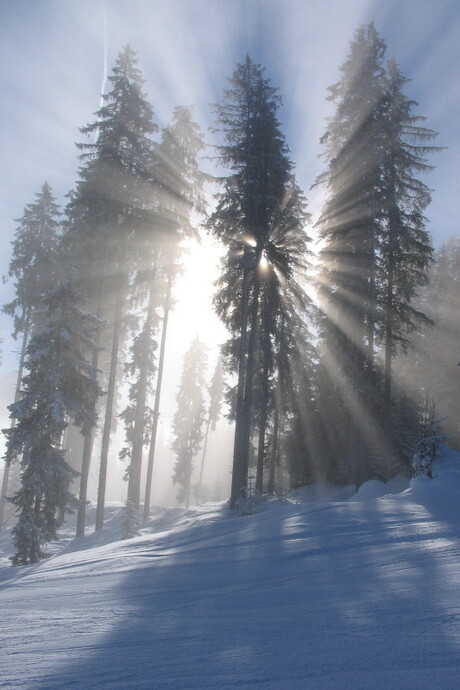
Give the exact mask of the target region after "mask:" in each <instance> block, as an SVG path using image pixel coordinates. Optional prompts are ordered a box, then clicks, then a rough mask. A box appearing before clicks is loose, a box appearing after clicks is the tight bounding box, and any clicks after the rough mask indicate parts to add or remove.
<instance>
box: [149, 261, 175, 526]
mask: <svg viewBox="0 0 460 690" xmlns="http://www.w3.org/2000/svg"><path fill="white" fill-rule="evenodd" d="M170 268H171V270H170V272H169V276H168V285H167V288H166V298H165V305H164V310H163V311H164V316H163V329H162V333H161V344H160V354H159V358H158V375H157V385H156V389H155V403H154V408H153V423H152V433H151V435H150V446H149V456H148V461H147V479H146V484H145V499H144V520H148V518H149V515H150V500H151V492H152V475H153V464H154V461H155V447H156V441H157V433H158V419H159V416H160V399H161V384H162V381H163V369H164V361H165V352H166V335H167V331H168V318H169V312H170V310H171V291H172V283H173V273H172V266H171V267H170Z"/></svg>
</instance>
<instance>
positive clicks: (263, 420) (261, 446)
mask: <svg viewBox="0 0 460 690" xmlns="http://www.w3.org/2000/svg"><path fill="white" fill-rule="evenodd" d="M267 311H268V299H267V294H266V290H265V291H264V294H263V314H262V319H263V328H264V332H263V344H262V347H263V371H262V400H261V406H260V419H259V441H258V446H257V470H256V490H257V491H260V492H261V493H262V491H263V477H264V459H265V434H266V430H267V418H268V398H269V390H268V368H269V356H270V352H269V348H270V344H269V337H270V336H269V334H268V333H267V328H266V323H267V317H268V313H267Z"/></svg>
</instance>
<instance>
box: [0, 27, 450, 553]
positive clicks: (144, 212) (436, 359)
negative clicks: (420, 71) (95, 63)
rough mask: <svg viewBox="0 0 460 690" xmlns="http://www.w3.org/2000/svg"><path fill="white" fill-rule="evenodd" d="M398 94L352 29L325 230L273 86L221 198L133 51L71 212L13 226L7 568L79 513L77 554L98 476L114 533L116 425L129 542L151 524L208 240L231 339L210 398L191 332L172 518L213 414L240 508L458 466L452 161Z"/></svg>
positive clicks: (337, 99)
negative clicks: (178, 308)
mask: <svg viewBox="0 0 460 690" xmlns="http://www.w3.org/2000/svg"><path fill="white" fill-rule="evenodd" d="M406 90H407V79H406V77H405V75H403V74H401V72H400V69H399V67H398V65H397V63H396V62H395V61H394V60H392V59H388V58H387V56H386V45H385V42H384V40H383V39H382V38H381V37H380V36H379V34H378V33H377V31H376V29H375V27H374V25H373V24H369V25H368V26H361V27H359V28H358V30H357V31H356V33H355V36H354V38H353V40H352V42H351V46H350V52H349V55H348V57H347V59H346V61H345V62H344V64H343V65H342V66H341V70H340V79H339V81H338V82H337V83H336V84H333V85H332V86H331V87H330V89H329V95H328V96H327V97H328V98H329V100H330V101H331V102H332V104H333V106H334V114H333V115H332V116H331V117H330V118H329V120H328V122H327V124H326V131H325V132H324V135H323V138H322V144H323V172H322V174H321V175H320V176H319V177H318V179H316V180H312V184H314V185H315V186H316V187H318V188H320V189H321V190H322V193H323V197H324V204H323V208H322V211H321V213H320V215H319V218H318V219H317V220H316V222H315V223H314V225H313V226H312V221H311V218H310V215H309V213H308V203H307V196H308V195H307V194H304V191H303V190H301V189H300V188H299V186H298V184H297V182H296V176H295V166H294V163H293V162H292V160H291V158H290V153H289V150H288V147H287V145H286V141H285V137H284V135H283V132H282V126H281V123H280V121H279V119H278V109H279V106H280V95H279V92H278V90H277V89H276V88H275V87H273V86H272V85H271V83H270V81H269V79H268V78H267V77H266V75H265V72H264V69H263V67H262V66H261V65H258V64H256V63H255V62H253V61H252V60H251V58H250V57H246V58H245V59H243V61H242V62H241V63H240V64H238V65H237V66H236V68H235V71H234V73H233V75H231V77H230V79H229V81H228V84H226V85H225V84H223V85H222V94H223V95H222V99H221V101H220V102H219V103H217V104H215V105H214V108H213V115H214V118H215V130H216V132H217V134H218V136H219V137H220V145H219V146H218V150H217V156H218V159H219V165H220V170H219V177H218V178H217V177H212V176H211V175H210V174H209V173H206V174H205V173H204V172H203V170H202V167H201V158H202V156H203V155H204V148H205V146H204V136H203V133H202V132H200V129H199V127H198V125H197V124H196V123H195V122H194V120H193V110H192V108H191V107H189V106H178V107H177V108H176V109H175V111H174V115H173V119H172V121H171V123H170V125H169V126H168V127H166V128H165V129H163V130H160V128H159V126H158V124H157V123H156V120H155V114H154V108H153V107H152V105H151V104H150V103H149V102H148V100H147V99H146V97H145V94H144V92H143V79H142V75H141V72H140V70H139V68H138V60H137V56H136V54H135V52H134V51H133V50H132V48H131V47H129V46H128V47H125V48H124V49H123V50H122V51H121V52H120V54H119V56H118V58H117V61H116V63H115V66H114V67H113V69H112V72H111V75H110V76H109V88H108V90H107V93H106V94H104V95H103V105H102V106H101V107H100V109H99V110H98V112H97V113H96V117H95V120H94V121H93V122H91V123H90V124H88V125H86V126H84V127H82V128H81V135H82V137H81V139H82V141H79V142H78V143H77V147H78V149H79V150H80V168H79V179H78V181H77V183H76V185H75V187H74V188H73V189H72V190H71V191H70V192H69V194H68V196H67V203H66V206H65V208H64V209H63V210H62V211H61V209H60V208H59V207H58V205H57V203H56V199H55V198H54V196H53V192H52V190H51V188H50V186H49V185H48V184H47V183H46V182H45V183H44V184H43V186H42V187H41V189H40V191H39V192H38V193H37V195H36V198H35V200H34V201H33V202H31V203H29V204H27V205H26V206H25V209H24V213H23V216H22V217H21V218H20V219H19V220H18V221H17V230H16V236H15V240H14V242H13V253H12V258H11V262H10V271H9V277H10V279H11V280H12V281H14V285H15V298H14V300H13V301H12V302H10V303H9V304H6V305H4V311H5V312H6V313H7V314H9V315H10V316H11V317H12V318H13V321H14V335H15V337H16V338H18V340H19V342H20V343H21V355H20V364H19V373H18V385H17V389H16V397H15V400H14V401H11V403H12V404H11V405H10V408H9V409H10V413H11V427H10V429H8V430H6V431H5V434H6V436H7V451H6V457H5V460H6V464H5V472H4V478H3V488H2V497H1V499H2V500H1V512H0V522H1V523H2V525H3V524H4V523H5V522H6V521H5V517H4V516H5V505H6V498H7V497H8V500H9V501H11V502H12V504H13V505H14V507H15V511H16V515H17V521H16V523H15V525H14V527H13V538H14V543H15V546H16V549H17V553H16V554H15V555H14V556H13V557H12V562H13V564H15V565H23V564H28V563H33V562H36V561H38V560H39V559H41V558H43V557H44V556H45V552H44V551H43V547H44V545H45V544H46V543H47V542H49V541H51V540H53V539H55V538H56V536H57V532H58V530H59V528H60V527H61V526H62V524H63V523H64V521H65V519H66V517H65V516H66V514H67V513H69V512H70V511H73V510H76V511H77V536H82V535H84V533H85V512H86V506H87V486H88V473H89V468H90V466H91V464H93V465H94V464H96V465H97V467H98V473H99V479H98V495H97V516H96V529H102V528H103V525H104V502H105V494H106V482H107V477H108V474H109V473H110V468H111V462H110V458H111V436H112V433H113V426H114V417H115V416H117V417H119V418H121V420H122V422H123V424H124V428H125V442H124V446H123V448H122V450H121V451H120V456H121V457H122V458H123V460H124V461H125V463H126V480H127V483H126V536H131V535H133V534H135V533H136V529H137V525H138V524H139V523H140V521H141V519H142V518H143V519H147V518H148V516H149V511H150V496H151V486H152V481H154V460H155V446H156V437H157V430H158V418H159V414H160V405H161V398H160V393H161V386H162V378H163V370H164V357H165V352H166V351H167V347H168V341H167V327H168V316H169V315H170V312H171V310H172V309H173V308H174V299H173V290H174V285H175V283H176V280H177V277H178V271H179V269H180V265H181V263H182V261H183V260H184V259H183V243H184V240H187V238H191V237H199V236H200V235H203V234H205V233H208V234H209V235H211V236H213V237H214V238H216V239H217V240H219V241H220V243H221V245H222V247H223V258H222V261H221V265H220V273H219V278H218V281H217V283H216V290H215V295H214V307H215V310H216V313H217V314H218V316H219V317H220V319H221V320H222V322H223V324H224V325H225V327H226V329H227V332H228V339H227V341H226V343H225V344H224V345H223V347H222V351H221V354H220V359H219V361H218V365H217V367H216V370H215V374H214V377H213V380H212V383H211V386H210V387H207V385H206V378H205V370H206V354H205V347H204V344H203V343H201V342H200V341H199V340H198V339H194V340H193V338H192V336H193V334H187V333H184V338H189V339H190V347H189V350H188V352H187V354H186V356H185V360H184V363H183V372H182V377H181V383H180V387H179V391H178V394H177V411H176V414H175V416H174V419H173V423H172V436H173V439H174V441H173V445H172V450H173V451H174V454H175V458H176V460H175V465H174V467H172V468H171V472H172V474H173V480H174V482H175V483H176V484H177V485H178V489H179V493H178V500H179V501H180V502H182V503H183V504H185V505H189V503H190V501H191V500H192V498H193V497H194V498H195V500H202V499H203V496H204V495H205V492H204V487H201V486H200V483H201V476H200V480H199V482H198V483H195V485H193V479H192V478H193V471H194V469H196V465H197V457H198V453H199V451H200V449H201V451H202V452H203V445H205V444H206V441H207V436H208V433H209V429H210V428H211V429H212V428H213V427H215V424H216V422H217V420H218V419H219V416H220V414H221V412H222V409H224V410H225V411H226V414H227V415H228V417H229V418H230V419H231V420H232V421H233V422H234V425H235V436H234V448H233V463H232V485H231V496H230V503H231V506H232V507H235V506H237V505H238V504H239V502H240V501H242V500H244V498H245V496H247V493H248V491H249V490H250V491H257V492H260V493H275V492H282V491H286V490H289V489H293V488H297V487H301V486H304V485H306V484H309V483H312V482H314V481H317V480H320V479H321V480H327V481H330V482H335V483H340V484H355V485H356V486H359V485H361V484H362V483H363V482H365V481H367V480H368V479H371V478H378V479H381V480H384V481H385V480H388V479H390V478H391V477H393V476H395V475H397V474H399V473H405V474H406V475H408V474H411V473H413V472H425V473H426V474H428V475H429V473H430V468H431V463H432V461H433V459H434V458H435V456H436V451H437V447H438V446H439V444H440V443H442V442H448V443H451V444H453V445H455V446H456V447H457V448H458V447H459V434H458V419H459V407H460V402H459V398H458V391H457V390H456V388H455V383H454V381H455V373H456V369H455V367H456V366H457V363H458V359H459V357H460V353H459V352H458V349H456V348H458V342H459V326H458V319H457V318H456V306H455V302H456V297H457V293H458V282H459V279H460V278H459V276H460V240H459V239H455V238H453V239H451V240H450V241H449V242H448V243H447V244H446V245H444V246H443V247H441V248H440V249H438V250H437V251H435V250H434V248H433V246H432V242H431V237H430V234H429V232H428V230H427V219H426V217H425V213H426V210H427V208H428V206H429V203H430V196H431V190H430V189H429V187H428V186H427V184H426V182H425V177H426V175H425V174H426V173H427V172H428V171H429V170H430V167H431V165H432V158H433V156H432V154H434V153H436V152H437V151H439V148H437V147H436V145H435V143H434V142H435V138H436V133H435V132H433V131H432V130H431V129H429V128H427V127H425V123H424V118H423V117H422V116H421V115H420V114H419V113H418V104H417V103H415V102H414V101H412V100H411V99H410V97H409V96H408V95H407V94H406ZM297 165H298V166H300V165H302V162H301V161H299V162H297ZM222 170H224V171H225V172H224V173H223V174H222V172H221V171H222ZM216 175H217V171H216ZM41 182H42V181H40V183H41ZM211 196H212V198H211V199H210V197H211ZM313 236H314V238H315V242H313V239H312V238H313ZM318 247H319V250H318ZM101 352H103V353H105V355H106V356H104V357H102V356H101ZM105 362H108V364H107V365H106V364H105ZM122 387H124V388H125V389H126V388H127V390H128V404H127V406H126V407H125V409H123V410H120V409H118V405H117V401H118V393H119V391H120V390H121V388H122ZM96 436H97V438H98V443H97V444H96V443H95V442H94V440H95V437H96ZM95 448H97V449H100V452H99V453H98V457H96V454H95V451H94V449H95ZM209 462H212V458H211V459H210V460H209ZM144 477H145V481H144V479H143V478H144ZM248 477H250V480H248ZM248 481H249V487H248Z"/></svg>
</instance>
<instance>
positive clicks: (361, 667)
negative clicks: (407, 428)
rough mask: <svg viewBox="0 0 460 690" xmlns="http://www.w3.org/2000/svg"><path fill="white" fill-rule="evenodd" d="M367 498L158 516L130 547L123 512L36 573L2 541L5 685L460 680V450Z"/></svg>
mask: <svg viewBox="0 0 460 690" xmlns="http://www.w3.org/2000/svg"><path fill="white" fill-rule="evenodd" d="M388 492H392V493H388ZM350 493H351V491H350V490H349V489H342V490H335V491H333V490H332V489H331V488H330V487H327V486H316V487H312V488H310V489H305V490H301V491H298V492H295V493H293V494H292V495H291V496H290V497H288V498H287V499H286V498H285V499H277V500H270V501H267V502H266V503H265V504H264V505H263V510H262V511H261V512H259V513H257V514H255V515H251V516H247V517H241V518H236V517H232V516H230V514H229V512H228V509H227V507H226V506H225V505H224V504H210V505H206V506H202V507H197V508H194V509H190V510H182V509H169V510H168V509H158V510H157V511H156V514H155V515H154V516H153V517H152V519H151V521H150V523H149V524H148V525H147V526H145V527H144V529H143V530H142V533H141V536H139V537H136V538H134V539H131V540H127V541H116V540H115V541H114V540H113V539H115V538H116V535H117V533H118V534H119V529H120V519H121V516H120V511H119V510H118V509H116V507H112V510H111V517H110V519H109V520H108V526H107V529H105V530H104V532H103V533H102V534H101V533H99V534H97V535H90V536H88V537H86V538H84V539H80V540H77V541H73V540H72V539H71V538H70V536H64V539H63V541H62V542H61V543H60V546H59V547H55V548H56V553H55V555H54V556H53V557H52V558H50V559H49V560H47V561H44V562H42V563H40V564H37V565H35V566H30V567H25V568H24V567H23V568H11V567H9V565H8V561H7V555H8V554H10V553H11V547H10V545H9V544H8V543H7V541H8V538H7V537H2V539H3V541H2V543H1V544H0V547H1V554H2V556H3V557H2V559H1V567H0V616H1V624H0V688H21V690H29V689H32V688H33V689H34V690H38V689H45V688H46V689H47V690H51V689H53V690H57V689H59V690H67V689H69V690H71V689H77V688H78V689H81V690H83V689H84V690H88V689H91V688H107V689H109V688H110V690H112V689H117V688H129V689H131V688H132V689H134V688H136V689H137V688H145V689H146V688H149V689H150V688H151V689H155V690H156V689H158V690H163V689H167V688H168V689H174V690H185V689H186V688H187V689H188V688H190V689H191V688H193V689H198V688H199V689H200V690H203V689H207V688H213V689H219V690H220V689H221V688H222V689H224V688H238V689H243V688H245V689H248V688H251V689H252V688H255V689H257V688H261V689H262V688H263V689H264V690H265V689H267V690H275V689H276V690H291V689H292V690H294V689H297V688H298V689H302V690H304V689H307V690H314V689H316V688H321V689H324V690H334V689H340V690H343V689H345V688H352V689H353V690H356V689H357V688H362V689H363V690H364V689H366V690H369V689H371V688H372V689H373V690H375V689H380V688H385V690H387V689H391V690H394V689H398V688H401V689H402V688H404V689H405V690H407V689H410V690H415V689H418V688H427V689H428V688H429V689H430V690H444V689H452V690H453V689H454V688H458V687H460V549H459V544H460V542H459V536H460V520H459V518H460V508H459V503H460V502H459V496H460V455H458V454H455V453H453V452H452V451H446V454H445V456H444V458H443V461H442V463H440V464H439V465H438V466H437V468H436V472H435V477H434V479H433V480H429V479H426V478H424V477H419V478H417V479H415V480H414V481H413V482H412V484H411V486H410V488H407V489H405V488H404V485H402V484H401V483H400V482H399V483H398V481H394V482H393V483H391V484H390V485H386V486H385V485H383V484H381V483H379V482H369V483H368V484H365V485H364V486H363V487H361V489H360V491H359V492H358V493H357V494H355V495H351V496H350Z"/></svg>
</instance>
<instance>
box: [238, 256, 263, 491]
mask: <svg viewBox="0 0 460 690" xmlns="http://www.w3.org/2000/svg"><path fill="white" fill-rule="evenodd" d="M257 266H258V257H257V256H256V267H257ZM259 292H260V280H259V276H258V275H257V268H256V270H255V271H254V291H253V295H252V305H251V330H250V331H249V342H248V361H247V368H246V383H245V386H244V403H243V408H244V414H243V432H242V436H243V438H242V444H241V447H242V455H241V457H242V472H243V473H244V474H243V476H244V477H245V478H246V481H247V476H248V470H249V445H250V441H251V430H252V406H253V398H254V390H253V389H254V369H255V364H256V343H257V331H258V323H257V316H258V311H259Z"/></svg>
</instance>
